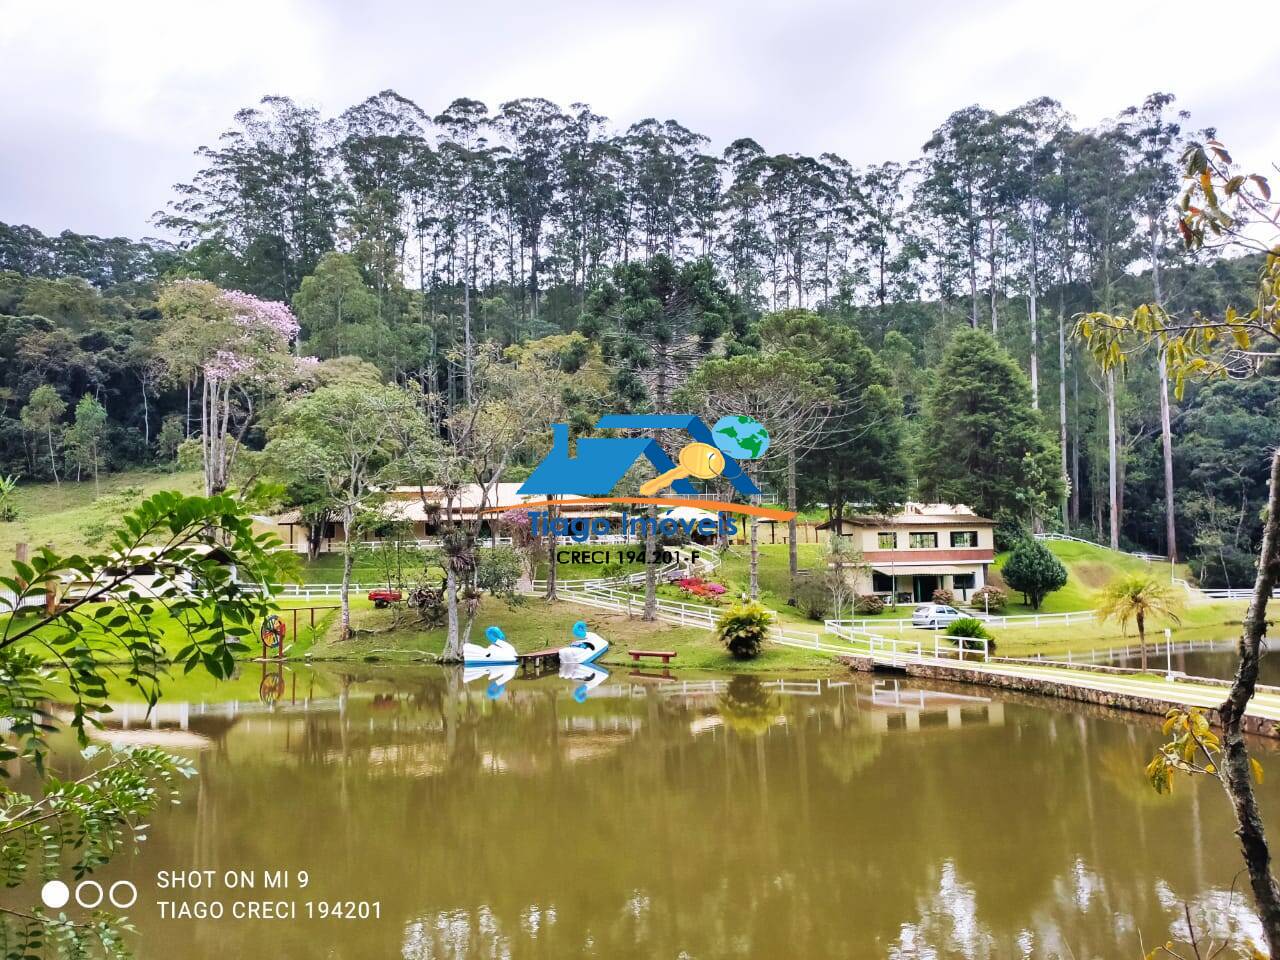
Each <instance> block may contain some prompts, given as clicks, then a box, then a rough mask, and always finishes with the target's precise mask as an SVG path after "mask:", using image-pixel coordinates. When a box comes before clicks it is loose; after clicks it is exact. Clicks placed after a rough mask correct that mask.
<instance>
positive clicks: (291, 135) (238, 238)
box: [156, 97, 338, 300]
mask: <svg viewBox="0 0 1280 960" xmlns="http://www.w3.org/2000/svg"><path fill="white" fill-rule="evenodd" d="M235 121H236V125H235V126H234V127H233V128H232V129H230V130H228V131H226V132H225V133H223V134H222V135H221V137H220V138H219V140H218V145H217V146H214V147H201V148H200V149H199V150H197V151H196V153H197V156H199V157H201V158H202V159H203V160H204V161H205V163H206V165H205V166H204V167H203V168H201V169H200V170H199V171H198V172H197V173H196V175H195V177H194V178H193V179H192V181H191V182H190V183H186V184H178V185H177V186H176V187H175V188H174V189H175V190H176V191H177V193H178V197H179V199H178V200H177V201H175V202H174V203H173V204H171V205H170V210H169V212H168V213H160V214H157V218H156V219H157V222H158V223H159V224H160V225H161V226H164V227H166V228H167V229H170V230H173V231H175V232H177V233H178V234H179V235H181V236H183V237H186V238H187V239H189V240H192V241H197V242H198V244H199V246H200V247H204V248H205V253H207V254H210V255H212V259H210V260H209V261H208V262H209V263H210V265H214V264H216V265H217V266H218V267H219V268H220V269H221V270H223V271H224V275H221V276H220V277H219V279H221V280H225V281H226V282H228V283H230V284H232V285H235V286H239V287H241V288H243V289H245V290H247V291H248V292H251V293H255V294H258V295H260V296H267V297H272V298H274V299H277V300H288V299H289V297H291V296H292V295H293V293H294V291H296V290H297V288H298V284H300V283H301V282H302V278H303V277H305V276H306V275H307V274H309V273H310V272H311V271H312V270H313V269H315V265H316V264H317V263H318V262H319V260H320V258H321V257H322V256H323V255H324V254H325V253H326V252H328V251H329V250H332V249H333V246H334V241H335V239H336V236H337V209H338V202H337V187H336V184H335V182H334V177H333V171H332V157H333V144H332V135H331V133H330V131H329V130H328V129H327V128H326V125H325V124H324V123H323V122H322V121H321V119H320V116H319V113H318V112H317V111H316V110H314V109H311V108H304V107H300V106H298V105H297V104H296V103H294V102H293V101H292V100H290V99H289V98H288V97H264V98H263V99H262V101H261V104H260V105H259V106H258V107H251V108H248V109H245V110H241V111H239V112H238V113H237V114H236V115H235ZM198 249H199V247H198ZM221 254H225V256H223V255H221Z"/></svg>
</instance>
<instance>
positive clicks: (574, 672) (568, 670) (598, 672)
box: [560, 660, 609, 703]
mask: <svg viewBox="0 0 1280 960" xmlns="http://www.w3.org/2000/svg"><path fill="white" fill-rule="evenodd" d="M560 676H561V678H562V679H564V680H581V681H582V683H580V684H578V686H576V687H574V688H573V699H575V700H577V701H578V702H579V703H585V702H586V700H587V693H588V692H590V691H591V690H592V689H594V688H595V687H598V686H600V684H602V683H604V682H605V681H606V680H608V679H609V671H608V670H604V669H602V668H600V667H597V666H596V665H595V664H593V663H566V662H564V661H563V660H562V661H561V662H560Z"/></svg>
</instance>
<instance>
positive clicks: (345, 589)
mask: <svg viewBox="0 0 1280 960" xmlns="http://www.w3.org/2000/svg"><path fill="white" fill-rule="evenodd" d="M354 519H355V511H354V510H349V509H348V510H344V511H343V514H342V599H341V603H342V613H341V614H340V615H339V616H340V618H341V624H342V625H341V627H340V629H339V630H338V639H339V640H350V639H351V568H352V567H353V566H354V564H355V555H354V554H352V552H351V524H352V523H353V522H354Z"/></svg>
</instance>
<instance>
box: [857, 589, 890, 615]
mask: <svg viewBox="0 0 1280 960" xmlns="http://www.w3.org/2000/svg"><path fill="white" fill-rule="evenodd" d="M853 612H854V613H861V614H863V615H864V616H869V617H874V616H878V615H879V614H881V613H884V600H883V599H881V598H880V596H879V595H877V594H874V593H864V594H862V595H861V596H859V597H857V598H855V599H854V601H853Z"/></svg>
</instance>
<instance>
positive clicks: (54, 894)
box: [40, 880, 71, 910]
mask: <svg viewBox="0 0 1280 960" xmlns="http://www.w3.org/2000/svg"><path fill="white" fill-rule="evenodd" d="M40 899H41V900H42V901H43V902H44V905H45V906H46V907H48V908H49V909H50V910H60V909H62V908H63V907H65V906H66V905H67V901H68V900H70V899H71V888H70V887H68V886H67V885H66V884H65V883H63V882H62V881H61V880H50V881H48V882H47V883H46V884H45V885H44V886H43V887H41V888H40Z"/></svg>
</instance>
